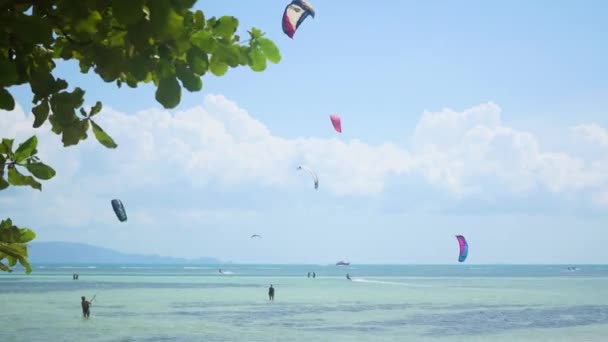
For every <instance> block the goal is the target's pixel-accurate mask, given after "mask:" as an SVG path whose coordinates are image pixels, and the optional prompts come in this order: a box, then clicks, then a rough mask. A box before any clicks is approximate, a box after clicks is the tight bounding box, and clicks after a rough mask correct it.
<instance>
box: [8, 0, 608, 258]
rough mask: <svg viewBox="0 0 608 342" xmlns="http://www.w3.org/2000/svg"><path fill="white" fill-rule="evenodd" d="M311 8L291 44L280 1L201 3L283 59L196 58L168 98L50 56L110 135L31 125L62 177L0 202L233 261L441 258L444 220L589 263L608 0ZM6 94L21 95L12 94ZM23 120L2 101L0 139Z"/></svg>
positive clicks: (54, 226) (600, 251) (21, 214)
mask: <svg viewBox="0 0 608 342" xmlns="http://www.w3.org/2000/svg"><path fill="white" fill-rule="evenodd" d="M313 5H314V6H315V8H316V10H317V16H316V18H314V19H312V18H309V19H308V20H307V21H306V22H304V23H303V24H302V26H301V27H300V29H299V30H298V32H297V33H296V35H295V38H294V39H293V40H291V39H289V38H288V37H286V36H285V35H283V34H282V32H281V25H280V19H281V14H282V11H283V8H284V4H277V3H276V1H247V2H243V1H237V0H230V1H222V2H219V1H218V2H212V3H210V4H203V3H201V4H198V5H197V7H200V8H201V9H203V10H204V11H205V13H206V16H207V17H210V16H212V15H224V14H229V15H235V16H237V17H238V18H239V19H240V22H241V27H240V32H241V33H242V35H245V34H244V33H245V30H246V29H249V28H250V27H251V26H256V27H259V28H261V29H262V30H263V31H265V32H267V35H268V36H269V37H270V38H272V39H273V40H274V41H275V42H276V43H277V45H278V46H279V48H280V49H281V52H282V56H283V60H282V62H281V63H280V64H278V65H270V66H269V68H268V69H267V71H265V72H263V73H255V72H252V71H251V70H249V69H236V70H234V69H233V70H231V71H229V73H228V74H227V75H226V76H225V77H221V78H216V77H214V76H206V77H205V78H204V79H203V83H204V89H203V92H199V93H187V92H184V94H183V97H182V102H181V104H180V106H179V107H178V108H177V109H176V110H174V111H171V115H169V114H168V113H167V112H165V111H163V110H162V108H161V106H160V105H159V104H158V103H156V101H155V100H154V89H153V88H152V87H150V86H143V87H140V88H138V89H136V90H132V89H128V88H123V89H117V88H116V87H115V85H113V84H104V83H103V82H102V81H100V80H99V79H98V76H96V75H93V74H91V75H80V74H79V73H78V68H77V66H76V65H75V64H72V63H61V64H60V65H59V66H58V68H57V74H58V75H60V76H63V77H66V78H68V79H70V80H71V81H70V83H71V85H72V86H81V87H82V88H84V89H85V90H87V101H88V102H90V103H93V102H94V101H96V100H102V101H103V102H104V106H105V109H106V110H105V112H104V113H103V115H102V116H101V117H100V122H101V123H102V124H103V127H104V128H105V129H106V130H107V131H109V132H110V133H111V134H112V135H113V136H114V137H115V138H116V140H117V142H118V144H119V149H118V150H116V151H107V150H104V149H103V148H102V147H101V146H99V145H98V144H96V142H95V141H88V142H86V143H83V144H82V145H79V146H78V147H75V148H69V149H62V148H61V147H60V146H59V143H58V142H59V138H58V137H57V136H54V135H52V134H51V133H49V132H48V128H47V129H46V130H45V129H44V128H43V129H41V130H38V133H39V134H40V139H41V140H43V141H48V142H49V144H48V147H47V146H45V147H44V148H41V154H43V156H44V160H46V161H48V163H49V164H51V165H53V166H55V167H56V169H57V170H58V172H59V175H58V176H57V178H56V179H54V180H52V181H50V182H47V183H45V185H44V190H43V192H42V193H32V191H29V190H27V189H21V188H19V189H12V190H10V191H5V192H3V193H2V195H1V196H0V201H2V204H1V206H0V214H2V215H3V216H6V215H5V214H4V211H5V210H6V211H7V213H9V214H10V215H11V216H12V217H13V218H14V219H15V220H16V221H17V223H20V224H23V225H28V226H31V227H33V228H35V229H36V230H37V231H38V232H39V240H40V241H54V240H68V241H79V242H87V243H92V244H98V245H103V246H107V247H111V248H116V249H119V250H123V251H127V252H138V253H158V254H164V255H175V256H184V257H196V256H215V257H219V258H221V259H223V260H233V261H241V262H273V263H282V262H313V263H331V262H335V261H336V260H339V259H343V258H347V259H350V260H351V261H352V262H354V263H367V262H370V263H375V262H378V263H382V262H390V263H455V262H456V258H457V256H456V255H455V254H456V253H457V243H456V240H455V239H454V235H455V234H460V233H462V234H465V235H466V236H467V238H468V239H469V241H470V243H471V250H470V259H469V262H471V263H493V262H498V263H553V262H555V263H577V262H578V263H583V262H591V263H604V262H606V261H607V260H608V250H606V249H605V248H604V246H603V244H602V243H601V242H602V241H606V239H608V232H606V230H605V227H606V224H608V219H606V215H607V214H608V130H607V129H606V128H608V115H607V114H608V113H607V109H606V108H608V67H607V66H606V60H608V46H607V45H606V44H605V37H606V33H608V23H606V22H605V20H604V16H605V15H604V14H605V13H606V11H607V10H608V4H606V2H603V1H587V2H585V4H584V6H583V5H581V4H576V3H573V2H566V1H536V2H529V1H509V2H502V3H498V2H487V1H486V2H482V1H466V2H445V1H443V2H439V1H427V2H424V3H421V2H414V1H390V2H388V1H387V2H386V3H385V4H384V5H382V6H378V4H377V2H376V3H374V2H371V1H365V2H364V1H360V2H356V1H355V2H353V1H343V0H334V1H330V2H318V3H317V2H313ZM203 6H204V8H203ZM13 91H14V94H15V95H16V97H17V100H18V103H19V104H20V105H21V106H22V108H23V109H24V110H25V111H26V112H27V111H29V109H30V107H29V106H30V105H29V102H30V94H29V90H28V89H27V88H25V87H20V88H17V89H14V90H13ZM178 112H182V113H179V114H176V113H178ZM331 113H338V114H340V115H341V116H342V118H343V133H342V134H337V133H336V132H334V131H333V129H332V128H331V124H330V122H329V118H328V115H329V114H331ZM28 125H29V126H31V117H25V116H24V115H23V112H19V111H16V112H14V113H11V114H10V115H9V114H6V115H5V118H4V119H0V133H1V134H0V135H2V136H11V135H12V136H18V137H26V136H27V135H28V134H30V133H31V132H32V131H31V130H28V128H27V127H28ZM55 145H57V146H55ZM299 164H305V165H308V166H310V167H312V168H313V169H315V170H317V172H318V173H319V177H320V189H319V191H314V189H313V188H312V182H310V180H309V179H307V178H306V176H305V175H304V174H301V173H298V172H297V171H295V168H296V167H297V165H299ZM115 197H120V198H121V199H123V201H124V202H125V204H126V205H127V210H128V212H129V214H130V219H129V221H128V223H124V224H123V223H119V222H118V221H117V220H115V218H114V217H113V213H112V212H111V210H110V205H109V201H110V199H112V198H115ZM31 206H35V207H37V208H46V209H45V210H42V211H41V212H40V213H38V212H37V213H36V214H34V215H32V214H31V212H30V210H29V209H30V207H31ZM253 233H258V234H261V235H263V236H264V239H262V240H255V241H250V240H249V235H251V234H253ZM513 246H517V250H516V251H515V250H514V249H513Z"/></svg>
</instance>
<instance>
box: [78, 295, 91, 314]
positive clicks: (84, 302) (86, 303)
mask: <svg viewBox="0 0 608 342" xmlns="http://www.w3.org/2000/svg"><path fill="white" fill-rule="evenodd" d="M80 305H82V316H83V317H84V318H89V315H91V312H90V311H89V308H90V307H91V302H89V301H88V300H86V298H85V297H84V296H82V302H81V303H80Z"/></svg>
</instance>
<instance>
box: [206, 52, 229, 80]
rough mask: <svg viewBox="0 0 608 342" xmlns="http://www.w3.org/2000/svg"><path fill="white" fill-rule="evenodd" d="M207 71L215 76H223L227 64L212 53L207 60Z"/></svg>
mask: <svg viewBox="0 0 608 342" xmlns="http://www.w3.org/2000/svg"><path fill="white" fill-rule="evenodd" d="M209 71H211V73H212V74H214V75H215V76H224V75H225V74H226V73H227V72H228V64H226V63H224V62H222V61H220V59H219V58H218V57H216V55H213V56H212V57H211V60H210V61H209Z"/></svg>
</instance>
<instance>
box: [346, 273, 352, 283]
mask: <svg viewBox="0 0 608 342" xmlns="http://www.w3.org/2000/svg"><path fill="white" fill-rule="evenodd" d="M346 279H348V280H351V281H352V279H350V275H349V274H348V273H346Z"/></svg>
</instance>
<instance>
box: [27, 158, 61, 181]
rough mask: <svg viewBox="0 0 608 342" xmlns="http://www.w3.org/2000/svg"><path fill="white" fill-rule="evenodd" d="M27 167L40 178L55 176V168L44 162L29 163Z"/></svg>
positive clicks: (45, 178)
mask: <svg viewBox="0 0 608 342" xmlns="http://www.w3.org/2000/svg"><path fill="white" fill-rule="evenodd" d="M25 168H26V169H27V170H28V171H29V172H31V173H32V175H34V177H36V178H38V179H44V180H47V179H51V178H53V177H55V170H53V168H52V167H50V166H48V165H46V164H43V163H39V162H38V163H28V164H26V165H25Z"/></svg>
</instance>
